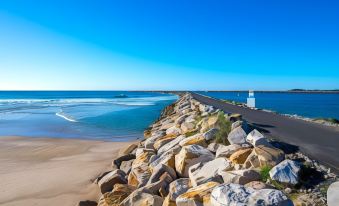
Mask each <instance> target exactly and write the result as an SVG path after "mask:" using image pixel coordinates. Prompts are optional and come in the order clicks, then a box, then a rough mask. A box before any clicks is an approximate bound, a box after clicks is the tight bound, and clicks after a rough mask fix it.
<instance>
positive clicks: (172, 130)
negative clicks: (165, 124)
mask: <svg viewBox="0 0 339 206" xmlns="http://www.w3.org/2000/svg"><path fill="white" fill-rule="evenodd" d="M166 134H167V135H168V134H174V135H180V134H181V129H180V128H178V127H176V126H173V127H170V128H168V129H167V130H166Z"/></svg>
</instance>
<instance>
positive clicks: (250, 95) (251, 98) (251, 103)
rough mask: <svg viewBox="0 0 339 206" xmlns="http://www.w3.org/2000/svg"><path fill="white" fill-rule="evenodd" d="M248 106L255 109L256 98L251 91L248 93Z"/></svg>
mask: <svg viewBox="0 0 339 206" xmlns="http://www.w3.org/2000/svg"><path fill="white" fill-rule="evenodd" d="M247 106H248V107H250V108H255V98H254V91H253V90H250V91H249V92H248V98H247Z"/></svg>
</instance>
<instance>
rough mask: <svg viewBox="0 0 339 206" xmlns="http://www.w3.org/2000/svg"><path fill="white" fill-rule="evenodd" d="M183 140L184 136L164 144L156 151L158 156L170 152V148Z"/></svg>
mask: <svg viewBox="0 0 339 206" xmlns="http://www.w3.org/2000/svg"><path fill="white" fill-rule="evenodd" d="M184 138H185V136H184V135H180V136H178V137H177V138H175V139H174V140H172V141H170V142H169V143H167V144H165V145H164V146H162V147H160V148H159V149H158V154H159V155H161V154H162V153H164V152H166V151H168V150H170V149H171V148H173V147H175V146H177V145H178V144H179V142H180V141H181V140H183V139H184Z"/></svg>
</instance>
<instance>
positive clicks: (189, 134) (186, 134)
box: [185, 130, 199, 137]
mask: <svg viewBox="0 0 339 206" xmlns="http://www.w3.org/2000/svg"><path fill="white" fill-rule="evenodd" d="M198 132H199V130H193V131H189V132H186V133H185V136H186V137H190V136H193V135H195V134H197V133H198Z"/></svg>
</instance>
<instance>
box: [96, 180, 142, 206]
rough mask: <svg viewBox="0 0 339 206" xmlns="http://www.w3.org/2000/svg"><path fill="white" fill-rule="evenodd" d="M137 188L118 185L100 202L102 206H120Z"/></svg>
mask: <svg viewBox="0 0 339 206" xmlns="http://www.w3.org/2000/svg"><path fill="white" fill-rule="evenodd" d="M135 189H136V188H135V187H133V186H131V185H126V184H116V185H114V188H113V190H112V192H106V193H105V194H103V195H102V197H101V198H100V201H99V203H98V204H99V205H101V206H106V205H107V206H119V205H120V203H121V202H122V201H123V200H124V199H126V197H128V196H129V195H130V194H131V193H132V192H133V191H134V190H135Z"/></svg>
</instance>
